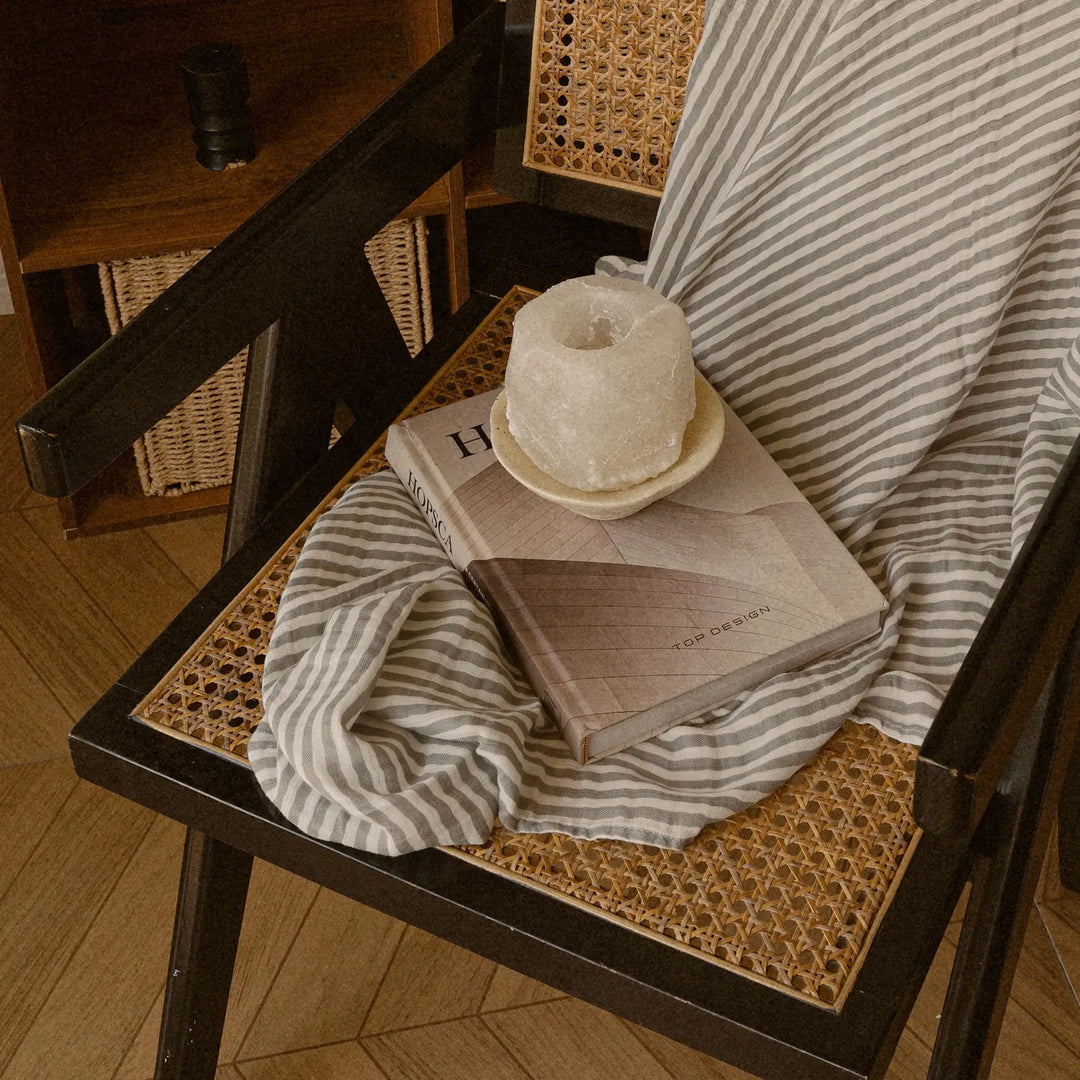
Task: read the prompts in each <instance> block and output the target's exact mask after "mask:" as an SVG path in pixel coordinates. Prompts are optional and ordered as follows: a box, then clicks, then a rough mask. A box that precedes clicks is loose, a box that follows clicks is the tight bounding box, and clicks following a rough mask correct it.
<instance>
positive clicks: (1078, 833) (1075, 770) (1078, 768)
mask: <svg viewBox="0 0 1080 1080" xmlns="http://www.w3.org/2000/svg"><path fill="white" fill-rule="evenodd" d="M1058 866H1059V869H1060V872H1061V883H1062V884H1063V885H1064V886H1065V888H1066V889H1071V890H1072V891H1073V892H1080V738H1078V739H1077V740H1076V741H1075V742H1074V743H1073V750H1072V757H1071V758H1070V760H1069V768H1068V770H1067V772H1066V774H1065V786H1064V787H1063V788H1062V791H1061V801H1060V803H1059V804H1058Z"/></svg>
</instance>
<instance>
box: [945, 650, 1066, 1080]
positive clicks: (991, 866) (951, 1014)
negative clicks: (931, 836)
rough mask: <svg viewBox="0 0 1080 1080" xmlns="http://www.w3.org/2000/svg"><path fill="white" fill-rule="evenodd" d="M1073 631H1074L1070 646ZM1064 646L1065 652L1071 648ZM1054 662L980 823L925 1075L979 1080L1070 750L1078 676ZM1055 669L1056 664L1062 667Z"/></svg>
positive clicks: (989, 1059) (989, 1056)
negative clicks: (978, 850)
mask: <svg viewBox="0 0 1080 1080" xmlns="http://www.w3.org/2000/svg"><path fill="white" fill-rule="evenodd" d="M1078 641H1080V636H1077V635H1074V639H1073V642H1072V645H1073V646H1074V647H1075V645H1076V644H1077V642H1078ZM1073 652H1074V649H1070V650H1069V654H1068V655H1070V656H1071V655H1072V654H1073ZM1070 667H1071V665H1069V664H1063V665H1062V666H1061V668H1059V672H1058V675H1057V677H1055V679H1054V680H1052V682H1051V684H1050V685H1048V687H1047V689H1046V691H1045V692H1044V694H1043V697H1042V700H1041V701H1040V703H1039V712H1040V713H1041V715H1037V716H1036V717H1034V718H1033V719H1032V721H1031V723H1030V724H1029V725H1028V728H1027V730H1026V731H1025V732H1024V734H1023V735H1022V736H1021V738H1020V742H1019V743H1018V744H1017V747H1016V749H1015V750H1014V752H1013V756H1012V760H1011V761H1010V764H1009V768H1008V770H1007V772H1006V776H1005V778H1004V781H1003V783H1002V784H1001V785H1000V786H999V788H998V793H997V795H996V796H995V801H994V803H993V804H992V805H991V808H990V810H988V811H987V815H986V819H985V820H984V821H983V823H982V828H983V830H984V832H985V838H984V840H985V842H984V843H983V844H982V845H981V846H982V847H983V849H984V850H985V851H986V852H987V854H986V855H984V856H983V857H980V858H979V859H978V862H977V865H976V873H975V875H974V878H973V881H972V887H971V894H970V896H969V898H968V906H967V912H966V914H965V916H964V924H963V929H962V930H961V933H960V942H959V944H958V946H957V950H956V960H955V961H954V964H953V971H952V975H951V976H950V978H949V989H948V992H947V993H946V995H945V1004H944V1006H943V1008H942V1013H941V1024H940V1025H939V1027H938V1033H937V1038H936V1039H935V1041H934V1052H933V1055H932V1056H931V1059H930V1069H929V1072H928V1073H927V1077H928V1080H985V1078H986V1077H987V1076H988V1075H989V1073H990V1066H991V1065H992V1064H993V1058H994V1050H995V1048H996V1045H997V1039H998V1034H999V1032H1000V1029H1001V1021H1002V1018H1003V1017H1004V1015H1005V1007H1006V1005H1007V1004H1008V1001H1009V991H1010V989H1011V987H1012V980H1013V975H1014V974H1015V971H1016V964H1017V961H1018V960H1019V958H1020V949H1021V947H1022V945H1023V939H1024V933H1025V931H1026V929H1027V921H1028V917H1029V915H1030V913H1031V910H1032V905H1033V902H1034V898H1035V889H1036V886H1037V884H1038V879H1039V873H1040V870H1041V869H1042V862H1043V857H1044V855H1045V854H1046V848H1047V845H1048V843H1049V838H1050V831H1051V828H1052V825H1053V818H1054V813H1055V812H1056V811H1057V809H1058V800H1059V799H1060V798H1061V795H1062V791H1063V788H1064V785H1065V780H1066V775H1067V772H1068V771H1069V770H1071V769H1072V768H1073V767H1074V765H1075V762H1076V758H1075V757H1074V756H1070V755H1071V751H1072V742H1073V737H1074V735H1075V733H1076V728H1077V713H1078V711H1080V680H1078V681H1077V682H1075V683H1074V682H1073V681H1072V679H1071V670H1069V669H1070ZM1062 669H1064V670H1062Z"/></svg>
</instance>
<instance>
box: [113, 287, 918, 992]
mask: <svg viewBox="0 0 1080 1080" xmlns="http://www.w3.org/2000/svg"><path fill="white" fill-rule="evenodd" d="M532 295H534V294H533V293H530V292H528V291H526V290H523V289H517V290H514V291H512V292H511V293H510V294H508V296H507V297H506V298H504V300H503V301H502V302H501V303H500V304H499V305H498V306H497V307H496V308H495V309H494V311H493V312H492V313H491V315H489V316H488V318H487V319H486V320H485V321H484V322H483V323H482V324H481V326H480V327H479V328H478V329H477V330H476V332H475V333H474V334H473V335H472V337H471V338H470V339H469V340H468V341H467V342H466V343H465V345H463V346H462V348H461V349H460V350H459V351H458V352H457V353H456V354H455V355H454V356H453V358H452V359H451V360H450V362H449V363H448V364H447V365H445V367H444V368H443V370H442V371H441V373H440V374H439V376H438V377H437V378H436V379H435V380H433V381H432V383H431V384H429V386H428V388H427V390H426V391H425V392H424V393H423V394H422V395H421V396H420V397H419V398H418V399H417V400H416V401H414V402H413V403H412V405H411V406H410V408H409V410H408V412H409V413H416V412H422V411H424V410H425V409H430V408H434V407H437V406H438V405H441V404H445V403H446V402H447V401H450V400H454V399H456V398H458V397H461V396H471V395H473V394H477V393H483V392H484V391H486V390H489V389H492V388H494V387H495V386H497V385H499V384H500V383H501V381H502V373H503V368H504V365H505V361H506V356H507V354H508V350H509V343H510V337H511V332H512V319H513V313H514V312H515V311H516V310H517V309H518V308H519V307H520V306H521V304H523V303H524V302H525V301H526V300H527V299H529V297H531V296H532ZM384 466H385V459H384V458H383V456H382V447H381V443H380V444H376V445H375V446H374V447H373V448H372V450H371V451H370V452H369V453H368V454H367V455H365V456H364V458H362V459H361V461H360V462H359V463H358V464H357V466H356V467H355V469H353V470H352V471H351V472H350V474H349V475H348V476H347V477H346V479H345V480H344V481H343V482H342V483H341V485H340V486H339V488H338V489H337V491H336V492H335V493H334V494H332V495H331V496H330V497H329V499H328V500H327V501H326V502H324V503H323V505H322V507H320V508H319V509H318V510H316V512H315V514H313V515H312V516H311V518H309V520H308V522H307V523H306V524H305V525H304V526H303V527H302V528H301V529H300V530H298V531H297V532H296V533H295V534H294V536H293V537H292V538H291V539H290V541H289V542H288V543H287V544H286V545H285V546H284V547H283V548H282V549H281V550H280V551H279V552H278V554H277V555H276V556H275V557H274V558H273V559H272V560H271V561H270V563H269V564H268V565H267V566H266V567H265V568H264V569H263V570H262V572H261V573H260V574H259V575H258V576H257V577H256V578H255V580H254V581H253V582H252V583H251V584H250V585H249V586H248V588H247V589H245V590H244V591H243V592H242V593H241V594H240V595H239V596H238V597H237V598H236V600H235V602H234V603H233V604H232V606H231V607H230V608H229V609H228V610H227V611H226V612H225V613H224V614H223V615H222V616H221V617H220V618H219V619H218V620H217V621H216V622H215V623H214V624H213V625H212V626H211V627H210V628H209V629H208V630H207V632H206V633H205V634H204V635H203V636H202V637H201V638H200V639H199V640H198V641H197V642H196V643H195V645H194V646H192V648H191V649H190V650H189V651H188V652H187V654H186V655H185V656H184V657H183V658H182V659H181V661H180V662H179V663H178V664H177V666H176V667H174V668H173V670H172V671H171V672H170V673H169V674H168V675H167V676H166V677H165V679H164V680H163V681H162V682H161V683H160V684H159V685H158V686H157V687H156V688H155V690H154V691H153V692H152V693H151V694H149V695H148V696H147V698H146V699H145V700H144V701H143V702H142V703H141V704H140V705H139V707H138V708H137V709H136V710H135V713H134V715H135V716H136V717H137V718H138V719H140V720H142V721H144V722H146V723H148V724H152V725H154V726H156V727H158V728H161V729H163V730H165V731H167V732H169V733H170V734H172V735H175V736H177V737H179V738H183V739H187V740H190V741H193V742H195V743H198V744H199V745H201V746H204V747H207V748H209V749H212V750H214V751H217V752H219V753H223V754H227V755H229V756H230V757H233V758H235V759H238V760H240V761H246V747H247V743H248V740H249V738H250V735H251V733H252V731H254V729H255V727H256V725H257V724H258V723H259V720H260V719H261V716H262V706H261V699H260V688H261V678H262V663H263V659H264V656H265V650H266V645H267V642H268V641H269V638H270V634H271V632H272V630H273V625H274V616H275V613H276V610H277V605H278V601H279V599H280V597H281V593H282V590H283V588H284V586H285V582H286V581H287V580H288V577H289V572H290V570H291V568H292V566H293V565H294V564H295V562H296V558H297V555H298V554H299V551H300V549H301V547H302V546H303V543H304V539H305V537H306V536H307V534H308V532H309V531H310V526H311V524H312V522H313V521H314V520H315V518H316V517H317V515H318V513H320V512H321V511H322V510H323V509H325V507H326V506H328V505H330V504H331V503H332V502H333V500H334V499H335V498H336V497H337V495H339V494H340V492H341V491H342V490H344V488H345V487H346V486H347V485H348V484H349V483H351V482H352V481H353V480H355V479H358V478H360V477H362V476H366V475H369V474H371V473H372V472H375V471H377V470H378V469H380V468H383V467H384ZM915 757H916V749H915V748H914V747H912V746H908V745H906V744H903V743H898V742H895V741H893V740H891V739H888V738H886V737H885V736H883V735H881V734H879V733H878V732H877V731H875V730H873V729H871V728H868V727H865V726H862V725H858V724H854V723H850V722H849V723H847V724H845V725H844V726H843V727H842V728H841V730H840V731H839V732H838V733H837V734H836V735H835V736H834V737H833V738H832V740H831V741H830V742H829V743H828V744H827V745H826V746H825V747H824V748H823V749H822V751H821V752H820V753H819V754H818V755H817V757H816V758H815V759H814V760H813V761H811V762H810V763H809V764H808V765H807V766H805V767H804V768H803V769H801V770H800V771H799V772H798V773H797V774H796V775H795V776H794V777H793V778H792V779H791V780H789V781H788V782H787V783H786V784H785V785H784V786H783V787H781V788H780V789H779V790H777V791H776V792H774V793H773V794H772V795H771V796H769V797H768V798H766V799H764V800H762V801H761V802H760V803H758V804H757V805H755V806H753V807H750V808H748V809H747V810H744V811H742V812H741V813H738V814H736V815H734V816H733V817H731V818H729V819H727V820H725V821H722V822H719V823H717V824H714V825H712V826H710V827H708V828H707V829H705V830H704V831H703V832H702V833H701V834H700V835H699V836H698V837H697V839H695V840H694V841H693V842H692V843H691V844H689V845H688V846H687V847H686V848H684V849H682V850H679V851H668V850H662V849H659V848H652V847H646V846H643V845H636V844H629V843H622V842H614V841H585V840H575V839H572V838H570V837H567V836H560V835H550V834H548V835H523V834H517V833H513V832H510V831H509V830H507V829H504V828H501V827H500V828H497V829H496V830H495V831H494V833H493V835H492V837H491V840H490V842H489V843H488V844H487V845H484V846H472V847H467V848H455V849H448V850H450V851H451V853H452V854H454V855H456V856H458V857H461V858H465V859H469V860H472V861H473V862H475V863H477V864H478V865H481V866H483V867H485V868H487V869H489V870H491V871H493V872H496V873H499V874H505V875H511V876H513V877H515V878H516V879H518V880H520V881H523V882H525V883H527V884H529V885H530V886H532V887H535V888H538V889H544V890H547V891H549V892H551V893H553V894H554V895H556V896H558V897H560V898H562V899H564V900H566V901H567V902H569V903H573V904H579V905H585V906H587V907H588V908H589V909H590V910H592V911H594V912H596V913H597V914H598V915H600V916H602V917H604V918H609V919H615V920H620V921H622V922H623V923H625V924H627V925H629V926H632V927H633V928H634V929H636V930H639V931H640V932H642V933H644V934H649V935H653V936H657V937H660V938H662V939H663V940H664V941H665V942H667V943H670V944H671V945H672V946H674V947H677V948H680V949H687V950H692V951H693V952H694V953H696V954H697V955H699V956H701V957H702V958H703V959H705V960H707V961H708V962H711V963H717V964H722V965H725V966H728V967H732V968H735V969H738V970H739V971H740V972H741V973H743V974H745V975H747V976H749V977H751V978H754V979H758V980H764V981H766V982H768V983H770V984H771V985H773V986H777V987H780V988H782V989H784V990H786V991H788V992H790V993H792V994H796V995H798V996H800V997H802V998H804V999H806V1000H808V1001H810V1002H813V1003H814V1004H817V1005H820V1006H823V1007H828V1008H838V1007H839V1006H840V1005H841V1004H842V1003H843V1000H844V997H845V995H846V993H847V992H848V991H849V989H850V987H851V983H852V980H853V977H854V975H855V973H856V972H857V970H858V968H859V964H860V958H861V957H862V955H863V954H864V952H865V949H866V947H867V945H868V943H869V941H870V940H871V938H872V936H873V933H874V929H875V927H876V926H877V924H878V921H879V920H880V918H881V917H882V915H883V914H884V912H885V910H886V908H887V906H888V903H889V899H890V897H891V896H892V894H893V891H894V890H895V888H896V885H897V883H898V881H899V878H900V875H901V873H902V870H903V868H904V866H905V865H906V862H907V860H908V858H909V857H910V855H911V853H912V852H913V850H914V847H915V843H916V840H917V836H918V830H917V828H916V826H915V822H914V819H913V816H912V812H911V802H912V793H913V777H914V765H915Z"/></svg>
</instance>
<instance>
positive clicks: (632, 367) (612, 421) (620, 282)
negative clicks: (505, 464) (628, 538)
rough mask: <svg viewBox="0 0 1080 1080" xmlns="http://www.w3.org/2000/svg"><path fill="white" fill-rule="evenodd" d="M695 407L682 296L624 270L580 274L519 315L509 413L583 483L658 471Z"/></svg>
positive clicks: (537, 455)
mask: <svg viewBox="0 0 1080 1080" xmlns="http://www.w3.org/2000/svg"><path fill="white" fill-rule="evenodd" d="M693 414H694V363H693V357H692V355H691V346H690V328H689V327H688V325H687V323H686V317H685V316H684V315H683V313H682V310H681V309H680V308H679V306H678V305H677V304H673V303H672V302H671V301H670V300H667V299H665V298H664V297H663V296H661V295H660V293H658V292H656V290H655V289H651V288H649V286H647V285H642V284H641V283H640V282H636V281H629V280H626V279H624V278H614V277H605V276H602V275H593V276H590V277H582V278H572V279H570V280H569V281H563V282H561V283H560V284H558V285H555V286H554V287H553V288H551V289H549V290H548V291H547V292H545V293H544V294H543V295H541V296H538V297H536V298H535V299H533V300H530V301H529V303H527V304H526V305H525V306H524V307H523V308H522V309H521V311H519V312H518V314H517V316H516V317H515V319H514V335H513V339H512V342H511V346H510V357H509V359H508V361H507V367H506V418H507V423H508V425H509V428H510V433H511V434H512V435H513V437H514V439H515V440H516V441H517V444H518V446H519V447H520V448H521V450H522V451H523V452H524V453H525V454H526V455H527V456H528V457H529V458H530V459H531V460H532V462H533V463H534V464H535V465H536V466H537V467H538V468H540V469H542V470H543V471H544V472H545V473H547V474H548V475H549V476H551V477H554V478H555V479H556V480H558V481H560V482H561V483H563V484H566V485H567V486H568V487H572V488H577V489H578V490H580V491H616V490H620V489H623V488H627V487H630V486H632V485H634V484H639V483H641V482H643V481H645V480H648V479H650V478H651V477H654V476H657V475H659V474H660V473H662V472H664V470H666V469H668V468H669V467H670V466H671V465H673V464H674V463H675V462H676V461H677V460H678V458H679V454H680V452H681V450H682V442H683V432H684V431H685V429H686V425H687V423H688V422H689V420H690V418H691V417H692V416H693Z"/></svg>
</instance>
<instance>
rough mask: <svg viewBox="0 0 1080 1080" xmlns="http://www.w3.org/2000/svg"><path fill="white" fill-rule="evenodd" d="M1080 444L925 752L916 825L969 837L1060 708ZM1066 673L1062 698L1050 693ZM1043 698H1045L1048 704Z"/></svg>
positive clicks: (1079, 547) (1078, 514)
mask: <svg viewBox="0 0 1080 1080" xmlns="http://www.w3.org/2000/svg"><path fill="white" fill-rule="evenodd" d="M1078 540H1080V444H1078V445H1077V446H1075V447H1074V448H1073V450H1072V453H1071V454H1070V456H1069V458H1068V460H1067V461H1066V463H1065V466H1064V467H1063V468H1062V470H1061V474H1060V476H1059V477H1058V479H1057V482H1056V483H1055V485H1054V487H1053V488H1052V489H1051V492H1050V494H1049V496H1048V498H1047V500H1046V503H1045V505H1044V506H1043V509H1042V512H1041V513H1040V514H1039V517H1038V518H1037V520H1036V521H1035V524H1034V525H1033V526H1032V529H1031V532H1030V534H1029V536H1028V538H1027V541H1026V543H1025V544H1024V546H1023V548H1022V549H1021V551H1020V553H1019V555H1018V556H1017V558H1016V561H1015V563H1014V565H1013V567H1012V569H1011V570H1010V572H1009V574H1008V576H1007V577H1006V579H1005V582H1004V583H1003V585H1002V587H1001V591H1000V592H999V593H998V596H997V598H996V599H995V601H994V604H993V606H992V607H991V609H990V611H989V613H988V614H987V617H986V620H985V622H984V624H983V626H982V628H981V629H980V631H979V634H978V635H977V637H976V639H975V641H974V643H973V644H972V647H971V649H970V651H969V652H968V655H967V657H966V658H965V660H964V663H963V665H962V666H961V668H960V671H959V673H958V674H957V677H956V679H955V681H954V682H953V685H952V687H951V688H950V691H949V693H948V694H947V696H946V698H945V701H944V702H943V703H942V707H941V710H940V712H939V713H938V716H937V717H936V719H935V720H934V723H933V724H932V725H931V728H930V731H929V733H928V734H927V737H926V740H925V741H924V743H923V746H922V748H921V751H920V754H919V758H918V761H917V764H916V769H915V803H914V809H915V817H916V819H917V821H918V822H919V824H920V825H922V826H923V827H924V828H925V829H927V830H928V831H932V832H937V833H940V834H951V835H956V836H965V835H968V834H970V833H971V832H972V831H973V830H974V829H975V827H976V826H977V825H978V823H979V821H980V820H981V818H982V815H983V814H984V812H985V811H986V809H987V807H988V806H989V805H990V801H991V799H992V798H993V796H994V793H995V791H996V789H997V787H998V784H999V782H1000V781H1001V779H1002V777H1003V775H1004V774H1005V770H1006V767H1007V766H1008V763H1009V760H1010V758H1011V756H1012V753H1013V750H1014V749H1015V748H1016V745H1017V742H1018V741H1019V739H1020V737H1021V735H1022V733H1023V731H1024V729H1025V727H1026V726H1027V724H1028V722H1029V720H1030V719H1031V717H1032V716H1037V715H1039V714H1040V711H1041V710H1043V709H1044V708H1047V707H1049V708H1051V709H1053V708H1059V707H1060V706H1061V699H1063V698H1064V697H1065V696H1066V695H1065V692H1064V691H1065V690H1067V686H1068V683H1069V682H1070V681H1071V678H1072V676H1073V674H1074V673H1073V672H1072V671H1070V670H1060V671H1059V670H1058V668H1059V661H1060V662H1061V664H1064V665H1068V664H1069V663H1071V659H1070V651H1068V650H1067V648H1066V647H1067V645H1068V642H1069V638H1070V635H1071V633H1072V630H1073V627H1074V626H1075V625H1076V623H1077V619H1078V617H1080V542H1078ZM1055 675H1060V676H1062V678H1061V679H1060V684H1061V685H1058V686H1056V687H1055V689H1056V690H1057V691H1058V692H1057V693H1055V694H1049V695H1045V694H1044V691H1046V689H1047V686H1048V683H1049V681H1050V680H1051V679H1052V678H1054V677H1055ZM1040 699H1041V700H1040Z"/></svg>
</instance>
